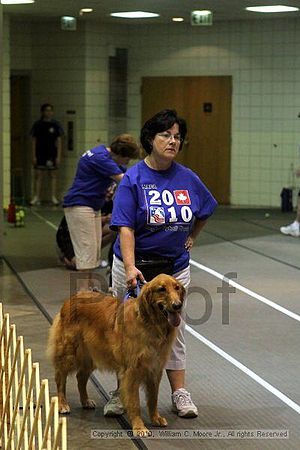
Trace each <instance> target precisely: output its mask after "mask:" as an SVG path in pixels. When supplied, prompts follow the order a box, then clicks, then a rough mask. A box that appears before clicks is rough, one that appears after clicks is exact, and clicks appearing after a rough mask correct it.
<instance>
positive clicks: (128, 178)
mask: <svg viewBox="0 0 300 450" xmlns="http://www.w3.org/2000/svg"><path fill="white" fill-rule="evenodd" d="M216 206H217V202H216V200H215V199H214V197H213V196H212V194H211V193H210V192H209V190H208V189H207V187H206V186H205V185H204V184H203V183H202V181H201V180H200V179H199V177H198V175H196V174H195V173H194V172H193V171H192V170H190V169H188V168H187V167H184V166H182V165H181V164H178V163H175V162H173V163H172V165H171V167H170V168H169V169H167V170H160V171H157V170H153V169H151V168H150V167H148V166H147V164H146V163H145V162H144V161H140V162H139V163H137V164H136V165H134V166H133V167H131V168H130V169H129V170H128V171H127V173H126V174H125V175H124V178H123V179H122V181H121V183H120V185H119V187H118V190H117V193H116V196H115V199H114V207H113V212H112V219H111V228H112V229H117V228H118V227H121V226H125V227H130V228H132V229H133V230H135V256H136V258H138V257H151V256H163V257H166V258H173V259H174V273H177V272H179V271H180V270H183V269H184V268H186V267H187V266H188V264H189V252H188V251H187V250H186V249H185V248H184V244H185V241H186V239H187V237H188V235H189V234H190V232H191V228H192V225H193V221H194V219H195V217H196V218H198V219H202V220H205V219H207V218H208V217H209V216H210V215H211V214H212V213H213V211H214V209H215V208H216ZM114 253H115V255H116V256H117V257H118V258H119V259H121V260H122V255H121V250H120V237H119V235H118V237H117V239H116V242H115V244H114Z"/></svg>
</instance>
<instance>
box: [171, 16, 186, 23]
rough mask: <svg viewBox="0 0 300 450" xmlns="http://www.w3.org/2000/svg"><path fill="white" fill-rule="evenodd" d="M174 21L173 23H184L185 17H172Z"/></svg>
mask: <svg viewBox="0 0 300 450" xmlns="http://www.w3.org/2000/svg"><path fill="white" fill-rule="evenodd" d="M172 21H173V22H183V21H184V18H183V17H172Z"/></svg>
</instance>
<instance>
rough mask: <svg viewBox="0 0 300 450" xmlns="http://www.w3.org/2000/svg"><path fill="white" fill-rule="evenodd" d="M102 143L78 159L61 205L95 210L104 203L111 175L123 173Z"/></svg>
mask: <svg viewBox="0 0 300 450" xmlns="http://www.w3.org/2000/svg"><path fill="white" fill-rule="evenodd" d="M123 172H124V170H122V168H121V167H119V166H118V164H117V163H116V162H115V161H114V160H113V159H112V157H111V153H110V152H109V151H108V150H107V149H106V148H105V146H104V145H99V146H98V147H95V148H92V149H91V150H88V151H87V152H85V153H84V154H83V155H82V156H81V158H80V159H79V162H78V165H77V170H76V174H75V178H74V181H73V184H72V186H71V187H70V189H69V190H68V192H67V194H66V195H65V197H64V201H63V207H69V206H89V207H91V208H93V209H94V210H95V211H98V210H100V209H101V208H102V206H103V205H104V203H105V194H106V191H107V189H108V187H109V186H110V185H111V183H112V181H113V180H112V179H111V178H110V177H111V176H112V175H118V174H121V173H123Z"/></svg>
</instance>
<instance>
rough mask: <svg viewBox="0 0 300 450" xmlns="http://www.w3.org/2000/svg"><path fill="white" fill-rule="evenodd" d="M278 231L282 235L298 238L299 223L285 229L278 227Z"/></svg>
mask: <svg viewBox="0 0 300 450" xmlns="http://www.w3.org/2000/svg"><path fill="white" fill-rule="evenodd" d="M280 231H281V233H283V234H286V235H290V236H294V237H299V236H300V230H299V223H298V222H293V223H291V224H290V225H287V226H286V227H280Z"/></svg>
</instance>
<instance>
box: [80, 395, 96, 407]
mask: <svg viewBox="0 0 300 450" xmlns="http://www.w3.org/2000/svg"><path fill="white" fill-rule="evenodd" d="M82 407H83V408H84V409H95V408H96V403H95V402H94V400H92V399H91V398H88V399H87V400H86V401H85V402H84V403H83V404H82Z"/></svg>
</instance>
